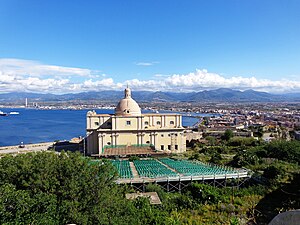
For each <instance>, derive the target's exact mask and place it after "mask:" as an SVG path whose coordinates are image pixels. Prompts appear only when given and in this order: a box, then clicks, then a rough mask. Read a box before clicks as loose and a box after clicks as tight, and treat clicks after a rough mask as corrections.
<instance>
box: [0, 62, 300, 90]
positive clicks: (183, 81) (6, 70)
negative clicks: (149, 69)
mask: <svg viewBox="0 0 300 225" xmlns="http://www.w3.org/2000/svg"><path fill="white" fill-rule="evenodd" d="M93 73H94V72H93V71H91V70H89V69H81V68H75V67H61V66H55V65H45V64H41V63H38V62H35V61H29V60H20V59H0V92H2V93H3V92H13V91H27V92H42V93H56V94H60V93H71V92H72V93H74V92H82V91H100V90H121V89H123V88H124V87H125V86H126V85H127V84H128V85H129V86H130V87H131V88H132V89H133V90H148V91H174V92H189V91H201V90H208V89H216V88H233V89H239V90H246V89H253V90H258V91H267V92H273V93H276V92H277V93H280V92H300V81H299V80H297V79H295V80H287V79H282V80H275V81H274V80H269V79H259V78H255V77H241V76H232V77H229V78H226V77H224V76H222V75H220V74H216V73H210V72H208V71H207V70H196V71H195V72H192V73H188V74H173V75H162V74H156V75H154V76H153V79H148V80H140V79H132V80H124V81H122V82H119V83H118V82H115V81H114V80H113V79H112V78H110V77H109V75H105V76H104V74H103V73H102V74H101V73H99V74H97V73H96V74H93ZM76 77H77V78H78V77H81V78H80V82H79V81H78V79H75V78H76Z"/></svg>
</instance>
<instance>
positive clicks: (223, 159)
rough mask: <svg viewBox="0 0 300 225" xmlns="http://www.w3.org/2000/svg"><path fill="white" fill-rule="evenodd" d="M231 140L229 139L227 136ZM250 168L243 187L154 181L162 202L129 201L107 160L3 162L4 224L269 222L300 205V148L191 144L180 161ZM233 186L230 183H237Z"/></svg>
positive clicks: (240, 141) (233, 140) (58, 157)
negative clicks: (168, 187)
mask: <svg viewBox="0 0 300 225" xmlns="http://www.w3.org/2000/svg"><path fill="white" fill-rule="evenodd" d="M229 136H230V135H229ZM174 157H188V158H190V159H192V160H203V161H209V162H212V163H218V164H224V165H231V166H236V167H246V168H248V169H251V170H252V171H253V172H254V173H255V175H254V178H253V181H252V182H250V183H248V184H247V185H244V186H243V187H242V188H236V187H235V188H232V187H231V183H230V182H229V183H228V185H227V187H214V186H212V185H209V184H204V183H196V182H195V183H192V184H191V185H190V186H189V187H186V188H185V189H183V192H182V193H167V192H165V191H164V190H163V189H162V188H161V187H160V186H157V185H155V184H149V185H148V186H147V187H146V190H147V191H156V192H157V193H158V195H159V197H160V199H161V201H162V205H151V204H150V202H149V200H148V199H146V198H138V199H136V200H134V201H131V200H126V199H125V197H124V196H125V193H127V192H132V191H133V190H132V189H131V187H126V186H122V185H117V184H116V183H115V180H116V178H117V173H116V170H115V168H114V167H113V166H112V165H111V163H110V162H109V161H106V160H103V163H102V164H100V165H99V164H95V163H93V162H92V161H90V160H89V159H87V158H83V157H82V156H81V155H80V154H78V153H70V152H67V153H66V152H61V153H60V154H56V153H54V152H47V153H46V152H40V153H28V154H20V155H17V156H4V157H2V158H1V159H0V224H67V223H76V224H246V223H249V224H267V223H268V222H269V221H270V220H271V219H272V218H273V217H274V216H275V215H276V214H277V213H278V212H281V211H284V210H289V209H294V208H299V207H300V184H299V178H300V175H299V171H300V167H299V162H300V143H299V142H295V141H283V140H280V141H274V142H271V143H264V142H261V141H259V140H255V139H253V138H239V137H230V138H226V139H224V138H223V140H221V141H218V140H216V139H214V140H213V141H212V142H211V143H209V145H205V144H200V143H197V142H194V143H193V147H192V149H191V150H190V151H189V152H187V153H185V154H184V155H181V156H174ZM233 183H234V181H232V184H233Z"/></svg>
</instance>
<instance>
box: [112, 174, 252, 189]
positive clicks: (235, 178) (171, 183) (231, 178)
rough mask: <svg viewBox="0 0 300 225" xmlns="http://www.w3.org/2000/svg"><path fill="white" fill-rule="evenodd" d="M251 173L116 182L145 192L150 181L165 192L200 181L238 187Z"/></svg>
mask: <svg viewBox="0 0 300 225" xmlns="http://www.w3.org/2000/svg"><path fill="white" fill-rule="evenodd" d="M251 176H252V174H251V173H250V171H245V172H241V173H236V174H222V175H203V176H194V177H193V176H178V177H159V178H132V179H118V180H117V183H118V184H127V185H130V186H131V187H133V188H134V189H135V190H136V191H139V192H145V190H146V186H147V185H148V184H150V183H153V184H157V185H159V186H161V187H162V188H163V189H164V190H165V191H167V192H181V191H182V190H183V189H184V188H186V187H188V186H189V185H191V184H192V183H193V182H202V183H206V184H210V185H213V186H214V187H231V188H240V186H241V185H243V184H245V182H247V181H248V180H249V179H250V178H251Z"/></svg>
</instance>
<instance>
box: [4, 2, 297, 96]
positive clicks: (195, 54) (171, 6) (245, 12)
mask: <svg viewBox="0 0 300 225" xmlns="http://www.w3.org/2000/svg"><path fill="white" fill-rule="evenodd" d="M299 11H300V1H293V0H289V1H283V0H281V1H276V0H273V1H267V0H265V1H261V0H257V1H255V0H251V1H250V0H249V1H246V0H245V1H242V0H236V1H233V0H227V1H225V0H219V1H213V0H207V1H202V0H196V1H188V0H187V1H182V0H172V1H168V0H161V1H158V0H157V1H154V0H153V1H150V0H147V1H146V0H136V1H133V0H131V1H130V0H128V1H124V0H119V1H100V0H98V1H87V0H85V1H84V0H64V1H61V0H60V1H58V0H44V1H39V0H22V1H20V0H0V92H8V91H14V90H16V89H17V90H19V91H31V92H52V93H65V92H80V91H89V90H103V89H120V88H123V87H124V85H126V84H127V83H129V84H130V86H131V87H132V88H133V89H136V90H168V91H200V90H204V89H215V88H220V87H229V88H234V89H241V90H245V89H250V88H251V89H255V90H261V91H269V92H300V40H299V39H300V13H299Z"/></svg>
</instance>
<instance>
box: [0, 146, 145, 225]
mask: <svg viewBox="0 0 300 225" xmlns="http://www.w3.org/2000/svg"><path fill="white" fill-rule="evenodd" d="M115 179H116V170H115V168H114V167H113V166H112V165H111V163H110V162H109V161H105V160H104V161H101V162H100V163H97V164H91V161H90V160H89V159H86V158H82V157H81V155H80V154H79V153H69V152H68V153H66V152H61V153H60V154H55V153H53V152H39V153H28V154H21V155H17V156H5V157H3V158H1V159H0V224H5V223H6V224H67V223H76V224H137V223H138V221H140V220H141V218H139V214H137V211H136V208H135V207H134V205H133V203H132V202H130V201H128V200H126V199H125V198H124V191H123V189H122V188H121V187H120V186H117V184H115V182H114V181H115Z"/></svg>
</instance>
